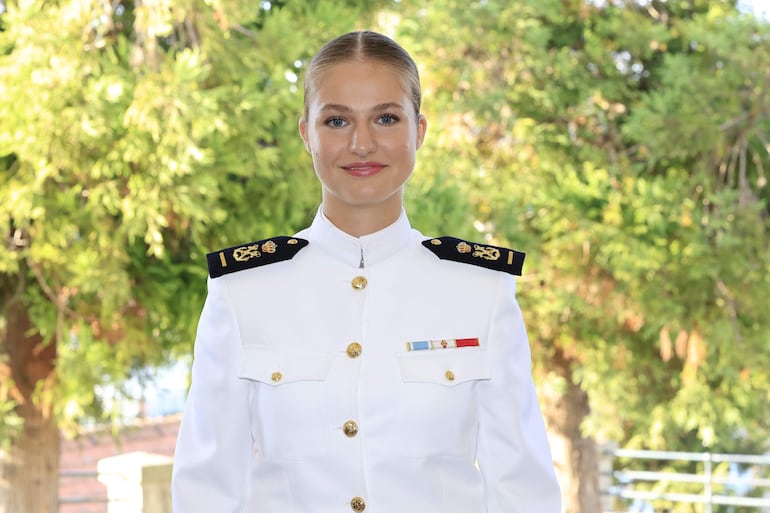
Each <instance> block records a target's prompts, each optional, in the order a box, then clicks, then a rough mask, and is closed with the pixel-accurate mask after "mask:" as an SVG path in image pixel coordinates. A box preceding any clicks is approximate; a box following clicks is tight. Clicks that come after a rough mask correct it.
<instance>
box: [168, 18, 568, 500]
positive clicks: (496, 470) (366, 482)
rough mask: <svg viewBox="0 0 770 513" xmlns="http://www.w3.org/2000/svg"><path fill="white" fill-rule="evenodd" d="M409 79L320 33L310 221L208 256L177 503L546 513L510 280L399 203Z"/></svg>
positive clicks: (412, 145) (543, 470)
mask: <svg viewBox="0 0 770 513" xmlns="http://www.w3.org/2000/svg"><path fill="white" fill-rule="evenodd" d="M426 126H427V125H426V120H425V117H423V116H422V115H421V114H420V83H419V78H418V73H417V68H416V66H415V64H414V62H413V61H412V59H411V58H410V57H409V55H408V54H407V53H406V52H405V51H404V50H403V49H402V48H401V47H400V46H399V45H397V44H396V43H395V42H393V41H392V40H391V39H389V38H387V37H385V36H383V35H380V34H376V33H372V32H353V33H350V34H346V35H343V36H341V37H339V38H337V39H334V40H332V41H330V42H329V43H327V44H326V45H325V46H324V47H323V48H321V50H320V51H319V52H318V54H317V55H316V56H315V57H314V58H313V60H312V62H311V63H310V66H309V68H308V70H307V74H306V77H305V112H304V115H303V117H302V118H301V119H300V121H299V132H300V135H301V136H302V139H303V140H304V142H305V147H306V148H307V151H308V152H309V153H310V155H311V156H312V160H313V166H314V168H315V171H316V174H317V176H318V179H319V180H320V182H321V185H322V191H323V192H322V204H321V207H320V208H319V210H318V213H317V215H316V218H315V220H314V221H313V223H312V225H311V226H310V227H309V228H307V229H305V230H303V231H301V232H299V233H298V234H297V235H296V236H294V237H274V238H272V239H266V240H261V241H258V242H252V243H249V244H245V245H242V246H236V247H232V248H228V249H225V250H222V251H218V252H215V253H212V254H210V255H209V256H208V263H209V272H210V279H209V283H208V286H209V294H208V298H207V300H206V304H205V307H204V309H203V313H202V315H201V318H200V322H199V326H198V336H197V339H196V345H195V363H194V365H193V380H192V387H191V389H190V393H189V397H188V400H187V405H186V407H185V412H184V418H183V421H182V425H181V428H180V433H179V440H178V444H177V448H176V456H175V464H174V476H173V486H172V489H173V505H174V511H175V512H176V513H212V512H216V513H236V512H237V513H241V512H244V513H245V512H248V513H291V512H294V513H300V512H301V513H337V512H339V513H344V512H346V511H347V512H350V511H353V512H362V511H366V512H367V513H418V512H419V513H559V511H560V493H559V488H558V484H557V482H556V478H555V475H554V469H553V465H552V460H551V455H550V452H549V448H548V444H547V441H546V437H545V430H544V426H543V420H542V416H541V413H540V409H539V406H538V403H537V399H536V396H535V391H534V387H533V383H532V378H531V369H530V352H529V344H528V341H527V335H526V332H525V328H524V324H523V322H522V316H521V311H520V309H519V306H518V304H517V302H516V299H515V291H516V283H515V281H514V278H513V275H514V274H518V273H519V272H520V269H521V263H522V259H523V254H521V253H518V252H515V251H512V250H509V249H507V248H501V247H496V246H490V245H486V244H476V243H472V242H467V241H461V240H459V239H453V238H449V237H441V238H427V237H425V236H423V235H421V234H420V233H419V232H417V231H416V230H414V229H412V228H411V226H410V224H409V221H408V219H407V216H406V213H405V212H404V209H403V206H402V202H403V191H404V184H405V183H406V181H407V180H408V178H409V176H410V175H411V173H412V170H413V168H414V164H415V155H416V152H417V150H418V149H419V148H420V146H421V145H422V143H423V139H424V137H425V132H426Z"/></svg>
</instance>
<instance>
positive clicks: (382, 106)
mask: <svg viewBox="0 0 770 513" xmlns="http://www.w3.org/2000/svg"><path fill="white" fill-rule="evenodd" d="M388 109H400V110H404V107H403V105H401V104H400V103H396V102H385V103H378V104H377V105H375V106H374V107H372V108H371V110H373V111H377V110H388ZM329 110H336V111H340V112H351V111H352V110H353V109H351V108H350V107H348V106H347V105H342V104H339V103H327V104H326V105H324V106H323V107H321V112H323V111H329Z"/></svg>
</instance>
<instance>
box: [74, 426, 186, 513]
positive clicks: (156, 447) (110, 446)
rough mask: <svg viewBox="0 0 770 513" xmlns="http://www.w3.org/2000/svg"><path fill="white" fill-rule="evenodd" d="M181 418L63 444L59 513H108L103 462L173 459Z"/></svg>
mask: <svg viewBox="0 0 770 513" xmlns="http://www.w3.org/2000/svg"><path fill="white" fill-rule="evenodd" d="M180 418H181V416H180V415H171V416H168V417H162V418H158V419H148V420H145V421H142V422H141V423H137V424H133V425H127V426H123V427H121V429H120V433H119V434H118V435H117V436H115V435H114V434H113V433H112V432H110V430H109V429H108V428H107V429H102V430H91V431H84V432H82V433H80V434H79V435H78V436H77V437H76V438H74V439H72V440H64V441H63V442H62V452H61V471H60V476H61V477H60V478H59V499H60V501H61V502H60V505H59V513H107V502H106V501H107V489H106V488H105V486H104V485H103V484H102V483H101V482H99V480H98V479H97V473H96V465H97V463H98V462H99V460H100V459H102V458H106V457H109V456H117V455H119V454H124V453H127V452H135V451H143V452H149V453H154V454H161V455H164V456H173V455H174V447H175V445H176V436H177V432H178V430H179V421H180Z"/></svg>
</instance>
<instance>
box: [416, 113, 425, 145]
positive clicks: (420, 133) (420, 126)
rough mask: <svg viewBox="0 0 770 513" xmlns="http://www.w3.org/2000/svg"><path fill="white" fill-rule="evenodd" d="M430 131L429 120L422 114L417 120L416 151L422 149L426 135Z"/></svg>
mask: <svg viewBox="0 0 770 513" xmlns="http://www.w3.org/2000/svg"><path fill="white" fill-rule="evenodd" d="M427 131H428V119H427V118H426V117H425V116H423V115H422V114H420V117H418V118H417V145H416V149H418V150H419V149H420V148H422V143H423V142H424V141H425V133H426V132H427Z"/></svg>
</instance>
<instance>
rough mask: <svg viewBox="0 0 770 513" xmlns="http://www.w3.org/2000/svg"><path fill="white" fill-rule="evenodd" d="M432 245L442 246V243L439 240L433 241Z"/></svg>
mask: <svg viewBox="0 0 770 513" xmlns="http://www.w3.org/2000/svg"><path fill="white" fill-rule="evenodd" d="M430 243H431V244H433V245H434V246H441V241H440V240H438V239H431V241H430Z"/></svg>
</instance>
